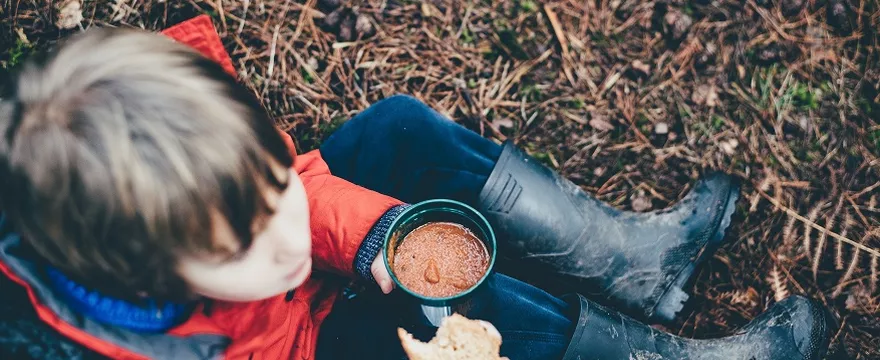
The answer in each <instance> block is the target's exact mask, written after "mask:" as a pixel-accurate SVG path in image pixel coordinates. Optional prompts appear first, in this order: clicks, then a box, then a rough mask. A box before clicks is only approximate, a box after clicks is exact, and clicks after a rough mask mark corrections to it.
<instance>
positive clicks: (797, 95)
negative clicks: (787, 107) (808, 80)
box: [790, 83, 820, 110]
mask: <svg viewBox="0 0 880 360" xmlns="http://www.w3.org/2000/svg"><path fill="white" fill-rule="evenodd" d="M790 89H791V90H790V91H791V92H790V94H791V99H792V101H793V102H794V105H795V106H797V107H799V108H804V109H810V110H815V109H818V108H819V100H820V99H819V95H818V94H817V93H818V91H812V90H811V89H810V88H809V87H808V86H807V85H806V84H802V83H795V85H794V86H792V87H791V88H790Z"/></svg>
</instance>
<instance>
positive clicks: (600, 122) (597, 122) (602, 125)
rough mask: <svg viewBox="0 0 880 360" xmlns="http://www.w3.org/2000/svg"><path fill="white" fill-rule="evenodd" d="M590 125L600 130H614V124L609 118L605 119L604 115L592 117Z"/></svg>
mask: <svg viewBox="0 0 880 360" xmlns="http://www.w3.org/2000/svg"><path fill="white" fill-rule="evenodd" d="M588 124H590V127H592V128H593V129H596V130H599V131H611V130H614V125H612V124H611V123H610V122H608V120H605V118H604V117H601V116H593V118H592V119H590V121H589V122H588Z"/></svg>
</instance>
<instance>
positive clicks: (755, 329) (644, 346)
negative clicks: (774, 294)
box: [563, 295, 837, 360]
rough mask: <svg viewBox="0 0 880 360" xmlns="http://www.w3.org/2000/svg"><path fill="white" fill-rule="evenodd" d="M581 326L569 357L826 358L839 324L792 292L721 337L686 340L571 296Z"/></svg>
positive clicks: (605, 359) (596, 359)
mask: <svg viewBox="0 0 880 360" xmlns="http://www.w3.org/2000/svg"><path fill="white" fill-rule="evenodd" d="M569 300H570V302H572V303H573V305H574V306H573V309H575V310H576V311H577V314H578V315H577V317H576V319H577V320H576V321H577V326H576V328H575V330H574V335H573V337H572V341H571V343H570V344H569V347H568V350H567V351H566V354H565V356H564V357H563V359H564V360H569V359H579V360H600V359H601V360H616V359H621V360H630V359H644V360H661V359H675V360H789V359H790V360H820V359H822V358H823V357H824V356H825V354H826V352H827V351H828V346H829V342H830V340H831V337H832V336H833V334H834V331H835V330H836V328H837V323H836V320H835V318H834V317H833V316H832V315H831V314H830V313H829V312H828V311H827V310H826V309H825V307H823V306H822V305H821V304H819V303H818V302H816V301H815V300H812V299H808V298H805V297H803V296H797V295H795V296H790V297H788V298H786V299H785V300H783V301H781V302H778V303H776V304H774V305H773V306H771V307H770V308H769V309H767V311H765V312H764V313H762V314H761V315H758V317H756V318H755V319H753V320H752V321H751V322H749V323H748V324H747V325H746V326H744V327H742V328H741V329H740V330H739V331H737V332H736V333H735V334H733V335H730V336H727V337H724V338H719V339H706V340H697V339H686V338H682V337H678V336H675V335H672V334H669V333H666V332H662V331H660V330H657V329H654V328H652V327H650V326H648V325H645V324H642V323H640V322H638V321H636V320H634V319H631V318H629V317H627V316H625V315H622V314H620V313H617V312H614V311H612V310H609V309H607V308H604V307H602V306H600V305H597V304H595V303H591V302H590V301H589V300H587V299H586V298H584V297H583V296H579V295H578V296H572V297H569Z"/></svg>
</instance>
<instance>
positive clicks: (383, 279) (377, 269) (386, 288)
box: [370, 254, 394, 294]
mask: <svg viewBox="0 0 880 360" xmlns="http://www.w3.org/2000/svg"><path fill="white" fill-rule="evenodd" d="M370 272H371V273H372V274H373V279H376V284H378V285H379V288H380V289H382V293H384V294H390V293H391V291H392V290H394V281H392V280H391V274H389V273H388V269H387V268H385V262H384V261H382V254H379V256H377V257H376V260H373V265H372V266H370Z"/></svg>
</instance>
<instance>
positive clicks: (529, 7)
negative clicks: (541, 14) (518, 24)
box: [519, 0, 538, 13]
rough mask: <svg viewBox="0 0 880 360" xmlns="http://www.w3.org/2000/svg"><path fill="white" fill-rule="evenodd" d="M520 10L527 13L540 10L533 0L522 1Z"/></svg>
mask: <svg viewBox="0 0 880 360" xmlns="http://www.w3.org/2000/svg"><path fill="white" fill-rule="evenodd" d="M519 9H520V10H522V11H523V12H527V13H530V12H535V11H536V10H538V4H537V3H535V2H534V1H532V0H520V2H519Z"/></svg>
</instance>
